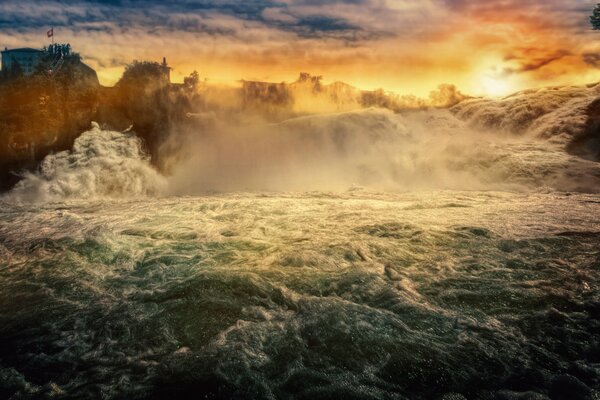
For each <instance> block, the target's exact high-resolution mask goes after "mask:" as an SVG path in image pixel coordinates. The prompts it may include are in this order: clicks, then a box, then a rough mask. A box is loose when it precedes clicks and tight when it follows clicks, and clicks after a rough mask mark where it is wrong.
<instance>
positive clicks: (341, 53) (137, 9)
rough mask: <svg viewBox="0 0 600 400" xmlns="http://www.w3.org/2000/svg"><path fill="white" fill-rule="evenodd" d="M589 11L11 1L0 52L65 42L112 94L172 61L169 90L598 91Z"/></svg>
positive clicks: (542, 5)
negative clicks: (195, 75)
mask: <svg viewBox="0 0 600 400" xmlns="http://www.w3.org/2000/svg"><path fill="white" fill-rule="evenodd" d="M594 6H595V1H588V0H543V1H542V0H477V1H474V0H473V1H470V0H180V1H175V0H172V1H169V0H144V1H142V0H106V1H99V0H95V1H93V0H87V1H84V0H68V1H67V0H65V1H53V0H45V1H37V0H14V1H6V0H5V1H2V2H0V45H2V46H5V47H8V48H12V47H23V46H27V47H42V46H44V45H46V44H48V43H49V39H48V38H47V37H46V31H47V30H48V29H50V27H52V26H53V27H54V32H55V40H56V41H57V42H68V43H70V44H71V45H72V47H73V48H74V50H75V51H77V52H79V53H80V54H81V55H82V56H83V58H84V61H85V62H86V63H87V64H89V65H90V66H91V67H93V68H94V69H96V71H97V72H98V75H99V78H100V81H101V83H103V84H105V85H112V84H114V83H115V82H116V80H118V78H119V76H120V75H121V73H122V71H123V68H124V66H125V65H126V64H127V63H130V62H131V61H132V60H156V61H161V60H162V57H163V56H164V57H167V60H168V61H169V64H170V65H171V66H172V67H173V74H172V76H173V80H174V81H180V80H182V79H183V77H184V76H185V75H188V74H189V73H191V72H192V71H193V70H197V71H198V72H199V74H200V76H201V77H202V78H206V79H207V80H208V82H212V83H216V84H217V83H218V84H233V83H235V82H236V81H239V80H240V79H246V80H260V81H275V82H280V81H293V80H294V79H295V78H296V76H297V75H298V74H299V73H300V72H309V73H312V74H315V75H323V77H324V81H325V82H333V81H344V82H347V83H349V84H352V85H354V86H357V87H359V88H362V89H376V88H384V89H386V90H390V91H394V92H396V93H399V94H415V95H426V94H428V93H429V91H431V90H433V89H435V88H436V87H437V85H439V84H442V83H451V84H455V85H456V86H457V87H458V88H459V89H460V90H462V91H463V92H465V93H468V94H472V95H490V96H500V95H505V94H509V93H512V92H514V91H517V90H521V89H525V88H532V87H540V86H550V85H565V84H584V83H591V82H595V81H598V80H600V31H592V30H591V27H590V24H589V21H588V17H589V15H590V14H591V10H592V9H593V8H594Z"/></svg>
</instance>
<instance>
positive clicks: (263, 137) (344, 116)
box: [0, 88, 600, 400]
mask: <svg viewBox="0 0 600 400" xmlns="http://www.w3.org/2000/svg"><path fill="white" fill-rule="evenodd" d="M594 90H595V89H581V88H579V89H572V90H565V91H559V92H558V94H557V93H553V92H535V93H533V94H524V95H519V96H513V97H509V98H507V99H504V100H500V101H491V100H484V99H473V100H468V101H465V102H462V103H460V104H459V105H457V106H455V107H454V108H452V109H451V110H423V111H411V112H402V113H393V112H390V111H386V110H381V109H366V110H358V111H348V112H344V113H332V114H323V115H310V116H305V117H300V118H295V119H290V120H286V121H282V122H279V123H273V124H266V123H263V122H257V120H256V119H254V120H253V121H250V120H248V121H246V122H244V123H240V122H239V120H237V122H235V123H234V122H232V121H233V119H231V120H228V119H227V118H222V117H218V116H217V114H210V113H206V114H202V115H200V114H199V115H194V116H191V118H195V120H196V122H197V129H195V130H194V131H192V132H187V131H186V132H172V133H171V137H170V141H167V142H166V143H165V147H164V149H163V150H164V152H165V154H169V155H170V158H169V159H168V160H167V162H166V165H165V167H166V168H165V171H163V172H158V171H157V170H156V169H155V168H154V167H153V166H152V165H151V163H150V160H149V159H148V157H147V156H146V155H145V153H144V151H143V143H142V142H141V141H140V140H139V139H137V138H136V137H135V136H134V135H133V134H132V133H127V132H125V133H124V132H114V131H110V130H106V129H101V128H100V127H98V126H97V125H93V126H92V128H91V129H90V130H89V131H87V132H85V133H83V134H82V135H81V136H80V137H79V138H78V139H77V140H76V142H75V145H74V147H73V149H71V150H69V151H65V152H61V153H57V154H53V155H50V156H48V157H47V158H46V159H45V160H44V162H43V164H42V167H41V169H40V171H39V172H37V173H32V174H27V175H26V176H25V177H24V179H23V180H22V181H21V182H20V183H19V184H18V185H17V186H16V187H15V188H14V189H13V191H11V192H10V193H8V194H6V195H4V196H3V197H2V198H0V206H1V207H0V285H1V287H2V290H0V342H1V343H2V345H1V346H0V398H10V399H37V398H48V399H50V398H52V399H81V398H86V399H87V398H89V399H92V398H105V399H135V398H155V399H161V398H215V399H231V398H238V399H246V398H248V399H255V398H258V399H275V398H276V399H331V398H345V399H402V400H403V399H431V398H442V399H445V400H449V399H456V400H461V399H464V398H468V399H480V398H481V399H526V398H527V399H529V398H531V399H538V398H539V399H547V398H551V399H571V398H573V399H575V398H576V399H594V398H597V397H598V396H600V392H599V391H598V388H599V387H600V370H599V369H598V363H599V362H600V342H599V341H598V326H597V325H598V324H597V321H598V313H599V310H600V293H599V292H598V284H599V283H600V274H599V269H598V266H599V265H600V250H599V249H600V198H599V196H598V194H597V193H598V191H599V188H600V185H599V183H600V167H599V164H598V162H596V161H593V158H590V157H588V158H587V159H586V158H582V157H579V156H575V155H572V154H569V153H568V152H567V147H568V145H569V143H571V141H572V140H573V138H574V137H576V136H577V135H580V134H582V132H583V131H584V129H585V124H586V118H587V117H586V115H585V112H586V109H587V107H588V105H589V103H590V102H591V101H592V100H593V98H594V96H595V91H594ZM557 96H558V97H559V98H562V99H563V100H562V101H558V100H557ZM582 143H584V145H585V146H588V145H590V146H592V150H593V145H594V142H590V143H587V142H582ZM174 149H176V150H177V151H174ZM592 153H593V152H592ZM590 154H591V153H590Z"/></svg>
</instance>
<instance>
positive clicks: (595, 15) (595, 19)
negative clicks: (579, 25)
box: [590, 3, 600, 30]
mask: <svg viewBox="0 0 600 400" xmlns="http://www.w3.org/2000/svg"><path fill="white" fill-rule="evenodd" d="M590 23H591V24H592V29H594V30H600V3H598V5H596V8H594V11H593V12H592V15H591V16H590Z"/></svg>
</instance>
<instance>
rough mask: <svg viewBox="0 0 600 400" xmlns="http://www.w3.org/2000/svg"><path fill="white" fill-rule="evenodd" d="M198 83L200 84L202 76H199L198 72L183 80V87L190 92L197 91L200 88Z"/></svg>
mask: <svg viewBox="0 0 600 400" xmlns="http://www.w3.org/2000/svg"><path fill="white" fill-rule="evenodd" d="M198 83H200V75H198V71H194V72H192V73H191V74H190V76H186V77H185V78H183V86H184V87H185V88H186V89H188V90H191V91H195V90H196V88H197V87H198Z"/></svg>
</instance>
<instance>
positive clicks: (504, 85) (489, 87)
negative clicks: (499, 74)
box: [481, 75, 514, 97]
mask: <svg viewBox="0 0 600 400" xmlns="http://www.w3.org/2000/svg"><path fill="white" fill-rule="evenodd" d="M481 87H482V89H483V92H484V94H485V95H487V96H490V97H502V96H506V95H508V94H510V92H511V91H512V90H513V89H514V88H513V87H512V85H511V84H510V82H509V81H508V80H507V79H504V78H496V77H493V76H489V75H487V76H484V77H483V78H481Z"/></svg>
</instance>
